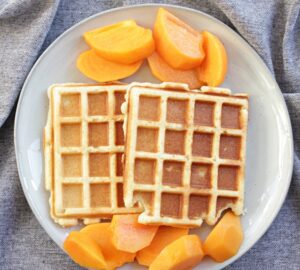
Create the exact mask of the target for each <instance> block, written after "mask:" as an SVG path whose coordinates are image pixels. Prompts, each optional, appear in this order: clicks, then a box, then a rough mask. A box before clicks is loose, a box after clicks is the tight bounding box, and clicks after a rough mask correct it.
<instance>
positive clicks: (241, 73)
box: [15, 5, 293, 269]
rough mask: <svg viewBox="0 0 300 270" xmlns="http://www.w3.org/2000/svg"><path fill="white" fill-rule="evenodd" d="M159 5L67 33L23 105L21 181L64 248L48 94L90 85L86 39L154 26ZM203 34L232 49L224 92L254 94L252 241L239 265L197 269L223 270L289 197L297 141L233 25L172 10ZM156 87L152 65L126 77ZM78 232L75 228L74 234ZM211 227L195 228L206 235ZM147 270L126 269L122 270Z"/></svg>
mask: <svg viewBox="0 0 300 270" xmlns="http://www.w3.org/2000/svg"><path fill="white" fill-rule="evenodd" d="M158 7H159V6H158V5H141V6H132V7H125V8H120V9H114V10H110V11H107V12H103V13H99V14H96V15H94V16H92V17H90V18H88V19H86V20H83V21H82V22H80V23H78V24H77V25H75V26H74V27H72V28H71V29H69V30H68V31H66V32H65V33H64V34H63V35H61V36H60V37H59V38H58V39H57V40H56V41H55V42H53V44H52V45H51V46H49V48H48V49H47V50H46V51H45V52H44V54H43V55H42V56H41V57H40V59H39V60H38V61H37V63H36V64H35V65H34V67H33V68H32V70H31V72H30V74H29V76H28V78H27V80H26V82H25V84H24V87H23V89H22V93H21V96H20V99H19V104H18V109H17V113H16V122H15V147H16V157H17V162H18V168H19V174H20V180H21V183H22V187H23V190H24V193H25V195H26V198H27V200H28V202H29V205H30V206H31V208H32V211H33V212H34V214H35V216H36V217H37V219H38V220H39V222H40V223H41V225H42V226H43V227H44V229H45V230H46V232H47V233H48V234H49V235H50V236H51V237H52V239H53V240H54V241H55V242H56V243H57V244H58V245H59V246H60V247H62V243H63V241H64V239H65V237H66V236H67V234H68V232H69V231H70V229H62V228H61V227H59V226H58V225H56V224H55V223H54V222H53V221H52V220H51V218H50V216H49V205H48V198H49V193H48V192H46V190H45V188H44V179H43V158H42V130H43V127H44V126H45V123H46V116H47V110H48V98H47V94H46V89H47V88H48V86H49V85H51V84H53V83H65V82H90V80H88V79H87V78H85V77H84V76H83V75H82V74H81V73H80V72H79V71H78V70H77V69H76V67H75V61H76V57H77V56H78V54H79V53H80V52H82V51H84V50H85V49H87V46H86V44H85V43H84V41H83V39H82V34H83V33H84V32H86V31H88V30H91V29H93V28H97V27H100V26H104V25H107V24H112V23H115V22H118V21H121V20H125V19H129V18H130V19H135V20H136V21H137V22H138V23H139V24H141V25H142V26H145V27H150V28H151V27H152V26H153V22H154V19H155V15H156V12H157V9H158ZM166 7H167V8H168V9H169V10H170V11H171V12H172V13H174V14H175V15H177V16H178V17H179V18H181V19H183V20H184V21H186V22H187V23H189V24H190V25H192V26H193V27H194V28H196V29H198V30H204V29H206V30H209V31H211V32H212V33H214V34H216V35H217V36H218V37H219V38H220V39H221V40H222V41H223V43H224V44H225V47H226V49H227V53H228V58H229V70H228V75H227V79H226V81H225V83H224V86H225V87H229V88H231V89H233V91H234V92H245V93H247V94H249V95H250V113H249V116H250V117H249V118H250V119H249V132H248V141H247V164H246V194H245V198H246V200H245V209H246V213H247V214H246V215H245V216H243V217H242V223H243V227H244V233H245V240H244V242H243V245H242V247H241V249H240V251H239V253H238V254H237V255H236V256H235V257H234V258H232V259H230V260H228V261H226V262H224V263H222V264H217V263H215V262H213V261H212V260H210V259H205V260H204V261H203V262H202V263H201V264H200V265H199V266H198V267H196V269H220V268H222V267H224V266H226V265H228V264H230V263H232V262H233V261H234V260H236V259H237V258H239V257H240V256H241V255H242V254H244V253H245V252H246V251H247V250H248V249H249V248H251V247H252V246H253V245H254V243H255V242H256V241H257V240H258V239H259V238H260V237H261V236H262V235H263V234H264V232H265V231H266V230H267V229H268V227H269V226H270V224H271V223H272V221H273V219H274V218H275V216H276V214H277V213H278V211H279V209H280V207H281V205H282V203H283V201H284V199H285V196H286V194H287V191H288V188H289V184H290V179H291V172H292V165H293V159H292V155H293V143H292V133H291V125H290V120H289V115H288V112H287V109H286V105H285V102H284V99H283V97H282V94H281V91H280V89H279V88H278V85H277V83H276V82H275V80H274V79H273V77H272V76H271V74H270V72H269V70H268V69H267V68H266V66H265V64H264V63H263V61H262V60H261V59H260V58H259V56H258V55H257V54H256V53H255V52H254V50H253V49H252V48H251V47H250V46H249V45H248V44H247V43H246V42H245V41H244V40H243V39H242V38H241V37H240V36H239V35H238V34H236V33H235V32H234V31H232V30H231V29H230V28H229V27H227V26H226V25H224V24H223V23H221V22H220V21H218V20H217V19H214V18H212V17H210V16H208V15H206V14H204V13H202V12H199V11H196V10H192V9H187V8H182V7H175V6H166ZM126 81H127V82H132V81H150V82H157V81H156V80H155V79H154V78H153V77H152V75H151V73H150V72H149V70H148V67H147V66H146V65H144V66H143V68H141V69H140V70H139V71H138V73H137V74H135V75H134V76H132V77H130V78H128V79H126ZM73 229H74V228H73ZM208 230H209V228H208V226H203V227H202V228H200V229H197V230H194V231H195V232H196V233H199V234H200V235H201V236H202V239H203V238H204V236H205V235H206V234H207V232H208ZM133 268H134V269H144V268H143V267H141V268H139V267H138V266H137V265H135V266H134V267H132V265H126V266H124V268H122V269H133Z"/></svg>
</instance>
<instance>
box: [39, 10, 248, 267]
mask: <svg viewBox="0 0 300 270" xmlns="http://www.w3.org/2000/svg"><path fill="white" fill-rule="evenodd" d="M84 39H85V41H86V43H87V44H88V45H89V46H90V49H89V50H88V51H85V52H83V53H81V54H80V55H79V56H78V58H77V68H78V69H79V70H80V71H81V73H83V74H84V75H85V76H87V77H88V78H90V79H93V80H95V81H98V82H102V83H104V82H108V83H107V84H102V85H93V84H57V85H52V86H51V87H50V88H49V90H48V95H49V100H50V106H49V112H48V120H47V125H46V127H45V130H44V153H45V178H46V189H47V190H49V191H50V214H51V216H52V218H53V219H54V221H55V222H57V223H58V224H60V225H62V226H73V225H76V224H78V222H79V221H81V220H82V221H83V223H84V224H90V225H88V226H85V227H84V228H83V229H81V230H80V231H79V232H78V231H73V232H71V233H70V234H69V235H68V237H67V238H66V240H65V242H64V250H65V251H66V252H67V253H68V254H69V255H70V257H71V258H72V259H73V260H74V261H75V262H77V263H78V264H80V265H81V266H83V267H87V268H93V269H99V270H102V269H107V270H113V269H116V268H117V267H120V266H122V265H123V264H125V263H128V262H133V261H134V259H135V257H136V259H137V261H138V262H139V263H140V264H141V265H144V266H148V267H149V269H150V270H161V269H164V270H186V269H191V268H192V267H194V266H196V265H197V264H198V263H199V262H200V261H201V260H202V258H203V257H204V256H205V255H208V256H210V257H212V258H213V259H214V260H216V261H218V262H222V261H224V260H226V259H228V258H230V257H232V256H234V255H235V254H236V253H237V251H238V250H239V248H240V245H241V243H242V240H243V232H242V227H241V223H240V218H239V217H238V216H237V215H241V214H242V212H243V204H244V170H245V168H244V167H245V144H246V132H247V120H248V119H247V118H248V96H247V95H243V94H231V91H230V90H229V89H225V88H216V87H214V86H218V85H220V84H221V83H223V81H224V80H225V76H226V73H227V54H226V50H225V48H224V46H223V44H222V43H221V41H220V40H219V39H218V38H217V37H216V36H215V35H213V34H212V33H210V32H208V31H204V32H199V31H198V30H195V29H194V28H192V27H191V26H190V25H188V24H187V23H185V22H184V21H182V20H181V19H179V18H177V17H176V16H174V15H173V14H171V13H170V12H168V11H167V10H165V9H164V8H160V9H159V10H158V13H157V17H156V21H155V24H154V32H153V37H152V31H151V30H150V29H146V28H143V27H141V26H139V25H137V23H136V21H135V20H125V21H121V22H118V23H115V24H112V25H108V26H104V27H101V28H97V29H94V30H91V31H88V32H86V33H84ZM146 58H147V60H148V64H149V67H150V70H151V72H152V74H153V75H154V76H155V77H156V78H158V79H159V80H161V81H164V82H165V83H162V84H151V83H131V84H128V85H125V84H121V83H117V82H112V81H115V80H118V79H123V78H126V77H129V76H131V75H132V74H134V73H135V72H136V71H137V70H138V69H139V68H140V67H141V65H142V63H143V60H144V59H146ZM203 85H209V86H203ZM201 86H202V87H201ZM200 87H201V90H199V88H200ZM195 89H196V90H195ZM125 97H126V98H125ZM123 165H124V168H123ZM227 209H231V210H232V212H231V211H230V212H227V213H225V214H224V216H223V218H222V219H221V220H220V221H219V222H218V223H217V221H218V220H219V218H220V216H221V215H222V213H223V211H224V210H227ZM101 219H111V222H106V223H97V222H100V221H101ZM203 221H206V223H207V224H209V225H215V224H216V223H217V225H216V226H215V227H214V228H213V230H212V231H211V233H210V234H209V235H208V237H207V239H206V240H205V242H204V245H203V247H202V243H201V240H200V238H199V237H198V236H196V235H188V232H189V228H190V227H199V226H200V225H201V224H202V223H203ZM92 223H93V224H92Z"/></svg>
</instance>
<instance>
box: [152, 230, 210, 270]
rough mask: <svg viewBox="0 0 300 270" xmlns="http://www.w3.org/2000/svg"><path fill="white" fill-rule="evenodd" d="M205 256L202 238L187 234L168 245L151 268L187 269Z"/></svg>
mask: <svg viewBox="0 0 300 270" xmlns="http://www.w3.org/2000/svg"><path fill="white" fill-rule="evenodd" d="M203 256H204V253H203V250H202V244H201V241H200V238H199V237H198V236H197V235H185V236H182V237H180V238H179V239H177V240H175V241H174V242H172V243H171V244H169V245H168V246H166V247H165V248H164V249H163V250H162V251H161V253H160V254H159V255H158V256H157V257H156V259H155V260H154V261H153V262H152V263H151V265H150V267H149V270H161V269H164V270H187V269H192V268H193V267H194V266H196V265H197V264H198V263H200V262H201V260H202V258H203Z"/></svg>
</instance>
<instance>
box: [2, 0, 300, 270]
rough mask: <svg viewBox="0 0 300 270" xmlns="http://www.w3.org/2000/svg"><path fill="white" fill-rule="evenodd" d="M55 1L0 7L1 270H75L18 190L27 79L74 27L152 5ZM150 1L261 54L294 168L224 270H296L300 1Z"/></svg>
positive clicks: (20, 0)
mask: <svg viewBox="0 0 300 270" xmlns="http://www.w3.org/2000/svg"><path fill="white" fill-rule="evenodd" d="M58 2H59V1H58V0H43V1H39V0H4V1H0V85H1V87H0V127H1V128H0V149H1V152H0V268H1V269H5V270H8V269H80V267H79V266H77V265H75V264H74V263H73V262H72V261H71V260H70V259H69V258H68V257H67V256H65V255H64V253H63V252H62V251H61V250H60V249H59V248H58V247H57V246H56V244H55V243H54V242H53V241H52V240H51V239H50V238H49V236H48V235H47V234H46V232H45V231H44V230H43V229H42V228H41V227H40V225H39V224H38V222H37V220H36V219H35V217H34V215H33V213H32V212H31V210H30V208H29V207H28V204H27V202H26V200H25V197H24V195H23V192H22V189H21V186H20V182H19V178H18V173H17V168H16V160H15V155H14V146H13V120H14V104H15V103H16V99H17V97H18V94H19V92H20V89H21V86H22V84H23V82H24V79H25V77H26V75H27V74H28V72H29V70H30V68H31V67H32V65H33V63H34V61H35V60H36V59H37V57H38V55H39V54H40V53H41V52H42V51H44V50H45V49H46V48H47V46H48V45H49V44H50V43H51V42H52V41H53V40H54V39H55V38H56V37H57V36H59V35H60V34H61V33H62V32H63V31H65V30H66V29H67V28H69V27H70V26H72V25H73V24H75V23H77V22H79V21H80V20H82V19H84V18H86V17H88V16H90V15H92V14H95V13H97V12H101V11H104V10H106V9H110V8H113V7H118V6H125V5H130V4H141V3H146V2H149V1H130V0H128V1H127V0H124V1H122V0H116V1H99V0H89V1H80V0H73V1H68V0H61V1H60V3H58ZM153 2H161V3H170V4H176V5H179V6H187V7H191V8H194V9H197V10H201V11H204V12H206V13H208V14H211V15H213V16H215V17H216V18H218V19H220V20H222V21H223V22H225V23H226V24H228V25H229V26H231V27H232V28H234V29H235V30H236V31H237V32H239V34H240V35H241V36H242V37H243V38H244V39H245V40H246V41H247V42H248V43H249V44H250V45H251V46H252V47H253V48H254V49H255V50H256V51H257V52H258V53H259V54H260V56H261V57H262V58H263V59H264V61H265V62H266V64H267V65H268V67H269V69H270V70H271V72H272V73H273V74H274V77H275V78H276V80H277V82H278V83H279V85H280V88H281V90H282V91H283V93H284V97H285V100H286V103H287V106H288V109H289V112H290V116H291V121H292V125H293V127H294V140H295V159H294V161H295V166H294V174H293V180H292V184H291V188H290V191H289V194H288V197H287V200H286V201H285V203H284V205H283V207H282V209H281V211H280V213H279V215H278V216H277V218H276V219H275V221H274V223H273V224H272V226H271V228H270V229H269V230H268V232H267V233H266V234H265V235H264V236H263V237H262V239H261V240H260V241H259V242H258V243H257V244H256V245H255V246H254V247H253V248H252V249H251V250H250V251H249V252H248V253H247V254H245V255H244V256H243V257H242V258H241V259H239V260H238V261H237V262H235V263H234V264H232V265H231V266H229V267H228V269H284V268H287V269H299V265H300V256H298V255H297V254H298V253H299V250H300V230H299V228H300V218H299V217H300V159H299V154H300V130H299V129H297V126H298V125H299V118H300V19H299V10H300V8H299V7H300V1H299V0H297V1H296V0H281V1H278V0H274V1H272V0H262V1H254V0H253V1H251V0H248V1H238V0H227V1H222V0H211V1H192V0H189V1H180V0H175V1H153ZM58 4H59V5H58ZM57 7H58V8H57ZM55 13H56V15H55ZM54 16H55V17H54ZM53 18H54V21H53V23H52V20H53Z"/></svg>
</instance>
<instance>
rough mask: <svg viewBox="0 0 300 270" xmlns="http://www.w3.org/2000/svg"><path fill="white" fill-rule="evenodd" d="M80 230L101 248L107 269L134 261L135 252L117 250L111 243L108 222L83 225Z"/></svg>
mask: <svg viewBox="0 0 300 270" xmlns="http://www.w3.org/2000/svg"><path fill="white" fill-rule="evenodd" d="M80 232H81V233H83V234H86V235H88V236H89V237H91V238H92V239H93V240H95V241H96V242H97V244H98V245H99V247H100V248H101V250H102V254H103V256H104V259H105V261H106V263H107V266H108V269H115V268H117V267H120V266H121V265H123V264H125V263H128V262H133V261H134V258H135V253H129V252H124V251H120V250H117V249H116V248H115V247H114V245H113V244H112V231H111V230H110V223H97V224H91V225H88V226H86V227H84V228H83V229H82V230H81V231H80Z"/></svg>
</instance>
